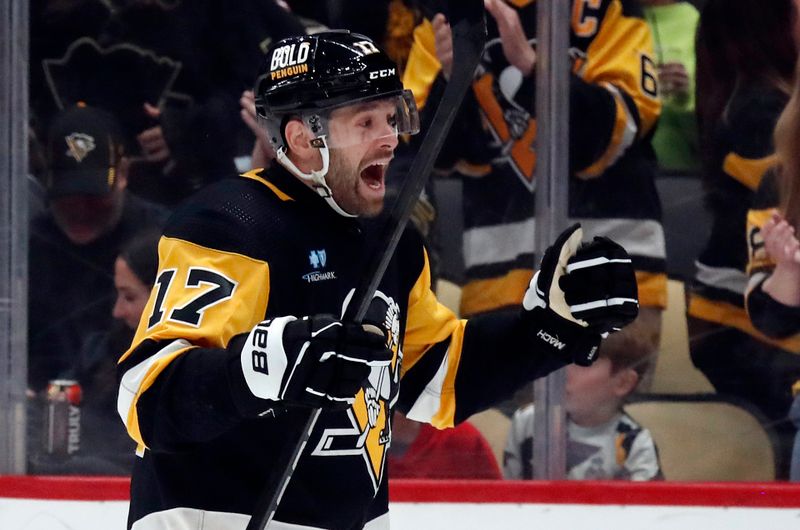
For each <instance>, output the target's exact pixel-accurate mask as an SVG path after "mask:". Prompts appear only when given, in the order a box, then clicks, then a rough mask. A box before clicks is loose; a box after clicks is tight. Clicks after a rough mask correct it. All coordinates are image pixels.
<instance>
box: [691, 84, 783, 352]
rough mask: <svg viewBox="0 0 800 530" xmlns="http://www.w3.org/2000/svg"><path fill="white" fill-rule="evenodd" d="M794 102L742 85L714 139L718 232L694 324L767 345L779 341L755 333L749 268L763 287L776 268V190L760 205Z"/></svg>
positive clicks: (771, 90) (712, 205)
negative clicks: (784, 114)
mask: <svg viewBox="0 0 800 530" xmlns="http://www.w3.org/2000/svg"><path fill="white" fill-rule="evenodd" d="M787 100H788V96H787V95H786V94H785V93H784V92H782V91H780V90H778V89H777V88H775V87H772V86H770V85H767V84H751V85H742V86H740V87H739V88H738V89H737V90H736V91H735V92H734V94H733V96H732V97H731V100H730V101H729V103H728V105H727V108H726V111H725V114H724V115H723V118H722V119H721V120H720V122H719V123H718V124H716V126H715V128H714V130H713V132H712V134H711V142H710V146H709V149H710V157H711V158H710V160H709V163H708V167H709V168H711V169H710V170H708V171H707V174H706V175H705V179H706V206H707V207H708V208H709V209H710V210H711V213H712V225H711V232H710V235H709V239H708V242H707V243H706V245H705V247H704V248H703V250H702V251H701V253H700V255H699V256H698V259H697V273H696V275H695V279H694V282H693V286H692V292H691V295H690V298H689V308H688V311H689V314H690V315H691V316H693V317H696V318H699V319H702V320H706V321H709V322H713V323H716V324H721V325H725V326H731V327H734V328H737V329H739V330H741V331H743V332H745V333H747V334H749V335H751V336H753V337H755V338H757V339H759V340H761V341H764V342H771V341H770V340H769V339H768V338H767V337H766V336H764V335H763V334H762V333H760V332H759V331H758V330H757V329H756V328H755V327H753V325H752V323H751V321H750V319H749V318H748V315H747V312H746V310H745V292H746V290H747V285H748V277H747V269H748V261H750V262H751V265H750V270H751V273H752V274H755V277H754V279H753V280H754V282H760V281H763V279H764V277H763V276H762V273H763V272H764V271H765V270H766V269H765V267H767V268H768V267H769V266H770V264H769V263H768V262H766V261H765V255H764V252H763V242H761V236H760V227H761V226H762V225H763V224H764V222H766V220H767V218H768V217H769V212H768V210H769V208H772V207H774V206H775V205H776V204H777V196H776V194H775V192H774V189H772V190H771V191H770V189H769V188H771V185H770V186H766V187H765V189H764V191H763V192H762V197H761V198H760V199H759V200H758V202H757V203H756V202H754V201H755V197H756V190H757V189H758V187H759V184H760V182H761V180H762V177H763V176H764V174H765V172H767V170H768V169H770V167H771V166H773V165H774V164H775V153H774V146H773V143H772V131H773V129H774V128H775V123H776V122H777V120H778V116H779V115H780V113H781V111H782V110H783V107H784V106H785V105H786V102H787ZM751 209H752V210H751ZM748 212H749V213H748ZM748 223H749V226H748ZM748 245H749V246H750V251H749V256H748ZM792 349H796V346H795V347H792Z"/></svg>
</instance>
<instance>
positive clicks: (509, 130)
mask: <svg viewBox="0 0 800 530" xmlns="http://www.w3.org/2000/svg"><path fill="white" fill-rule="evenodd" d="M528 42H529V43H530V44H531V46H533V48H534V49H536V39H535V38H533V39H529V40H528ZM569 56H570V60H571V62H572V71H573V72H574V73H576V74H577V75H580V74H581V73H582V71H583V69H584V66H585V63H586V61H585V58H586V54H585V53H584V52H582V51H580V50H579V49H577V48H575V47H572V48H570V50H569ZM524 82H525V77H524V75H523V73H522V71H520V70H519V69H518V68H517V67H516V66H513V65H511V64H509V62H508V60H507V59H506V57H505V54H504V52H503V43H502V41H501V39H500V38H496V39H491V40H489V41H488V42H487V43H486V47H485V49H484V51H483V55H482V57H481V64H480V66H479V67H478V69H477V71H476V76H475V81H474V82H473V85H472V86H473V90H474V92H475V97H476V99H477V100H478V104H479V105H480V107H481V111H482V114H483V117H484V119H485V123H486V126H487V128H488V130H489V132H490V133H491V134H492V137H493V145H494V147H495V148H496V149H497V151H498V153H497V155H496V156H495V158H494V160H492V165H494V166H502V165H506V164H507V165H508V166H509V167H511V168H512V169H513V170H514V173H515V174H516V175H517V177H519V179H520V181H521V182H522V183H523V184H524V185H525V186H526V187H527V188H528V189H529V190H531V191H533V190H534V189H535V183H534V178H533V177H534V173H535V172H536V151H535V149H534V144H535V142H536V119H535V118H534V116H533V115H532V112H531V111H532V109H533V106H534V101H533V98H530V99H531V100H530V101H525V100H524V99H522V100H521V99H520V97H519V92H520V90H521V89H522V87H523V83H524ZM530 82H532V81H531V80H528V83H530Z"/></svg>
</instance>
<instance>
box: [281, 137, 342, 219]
mask: <svg viewBox="0 0 800 530" xmlns="http://www.w3.org/2000/svg"><path fill="white" fill-rule="evenodd" d="M317 139H318V140H321V142H320V143H321V144H322V145H321V146H320V147H319V148H318V149H319V152H320V154H321V155H322V169H319V170H312V171H311V172H309V173H304V172H302V171H300V168H298V167H297V166H296V165H295V164H294V162H292V161H291V159H290V158H289V156H288V155H287V154H286V147H285V146H280V147H279V148H278V149H277V150H276V159H277V160H278V163H279V164H280V165H282V166H283V167H285V168H286V169H287V170H288V171H289V172H290V173H291V174H293V175H294V176H296V177H298V178H300V179H302V180H304V181H306V182H308V183H309V184H310V185H311V188H312V189H313V190H314V191H316V192H317V194H318V195H319V196H320V197H322V198H323V199H325V202H327V203H328V206H330V207H331V208H333V211H335V212H336V213H338V214H339V215H341V216H344V217H358V216H357V215H353V214H351V213H347V212H346V211H344V210H343V209H342V207H341V206H339V205H338V204H336V201H335V200H333V192H332V191H331V189H330V187H329V186H328V183H327V182H326V181H325V175H327V174H328V167H329V165H330V151H329V150H328V145H327V143H326V142H325V136H318V137H317Z"/></svg>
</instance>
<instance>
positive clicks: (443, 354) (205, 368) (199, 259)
mask: <svg viewBox="0 0 800 530" xmlns="http://www.w3.org/2000/svg"><path fill="white" fill-rule="evenodd" d="M376 233H378V231H376V230H375V229H374V227H373V226H372V224H371V223H367V222H362V221H360V220H358V219H351V218H345V217H342V216H339V215H338V214H336V213H335V212H334V211H333V210H332V209H331V208H329V207H328V206H327V205H326V204H325V202H324V200H323V199H322V198H320V197H319V196H318V195H316V194H315V193H314V192H313V191H312V190H311V189H310V188H308V187H306V186H305V185H304V184H303V183H302V182H300V181H299V180H298V179H296V178H295V177H293V176H291V175H290V174H289V173H287V172H286V171H285V170H284V169H283V168H281V167H280V166H278V167H276V168H274V169H271V170H270V171H269V172H268V173H267V174H264V175H262V174H261V173H259V172H257V171H256V172H251V173H249V174H247V175H244V176H243V177H242V178H238V179H228V180H225V181H221V182H220V183H217V184H215V185H213V186H211V187H209V188H206V189H205V190H203V191H201V192H200V193H199V194H198V195H197V196H195V198H194V199H191V200H190V201H188V202H187V203H186V204H185V205H184V206H183V207H182V208H181V209H180V210H178V211H177V212H176V213H175V214H174V215H173V217H172V219H171V220H170V222H169V223H168V225H167V228H166V230H165V232H164V236H163V238H162V239H161V242H160V245H159V272H158V276H157V281H156V284H155V286H154V289H153V293H152V295H151V298H150V300H149V302H148V305H147V306H146V308H145V312H144V314H143V316H142V321H141V323H140V325H139V329H138V330H137V333H136V337H135V339H134V342H133V345H132V347H131V349H130V350H129V351H128V352H126V353H125V355H124V356H123V357H122V359H121V360H120V364H119V372H120V376H121V385H120V395H119V403H118V409H119V413H120V416H121V417H122V418H123V420H124V421H125V423H126V425H127V428H128V431H129V433H130V434H131V436H132V437H133V438H134V439H135V440H136V441H137V442H138V443H139V448H138V450H137V454H138V455H139V456H140V458H138V459H137V462H136V464H135V467H134V472H133V479H132V485H131V507H130V514H129V526H130V525H132V526H131V527H132V528H134V529H137V530H138V529H151V528H184V527H186V528H188V527H191V528H206V529H210V528H214V529H217V528H225V529H228V528H244V527H245V525H246V523H247V521H248V518H249V514H251V513H252V512H253V509H254V503H255V502H256V499H257V497H258V495H259V493H260V490H261V489H262V488H263V487H264V483H265V480H266V477H267V476H269V472H270V470H271V469H272V468H273V466H282V465H284V464H285V463H284V462H277V461H275V455H276V454H278V453H279V449H280V448H281V447H282V444H283V443H284V441H285V438H286V436H287V433H290V432H297V430H299V429H300V428H301V425H302V423H303V422H304V419H305V418H306V414H307V409H299V408H295V409H287V408H284V407H282V406H279V405H280V404H278V403H275V402H272V401H267V400H260V399H257V398H255V397H253V396H252V394H250V392H249V391H248V390H247V387H246V384H245V382H244V376H243V375H242V374H241V367H240V365H239V363H240V359H239V357H240V354H239V352H238V351H237V348H234V347H233V345H235V344H237V343H239V341H237V340H232V339H233V338H234V337H237V336H238V335H240V334H242V333H246V332H248V331H249V330H250V329H251V328H252V327H253V326H254V325H255V324H256V323H258V322H259V321H261V320H264V319H265V318H272V317H277V316H281V315H295V316H303V315H313V314H319V313H331V314H334V315H342V314H343V312H344V308H345V307H346V300H347V299H348V295H349V294H350V293H351V290H352V287H353V286H355V285H356V283H357V282H356V280H357V279H358V277H359V274H360V271H361V270H362V268H363V265H364V262H365V260H366V258H367V256H369V255H370V253H371V252H373V251H374V249H375V246H376V239H377V238H376ZM368 319H369V320H370V321H371V322H383V325H384V327H385V328H386V330H387V334H388V337H389V338H388V341H389V343H388V345H389V346H390V347H391V348H392V349H393V351H395V352H396V353H395V358H394V360H393V363H392V365H391V366H390V367H383V368H375V369H373V372H372V374H371V375H370V377H369V380H368V382H367V383H365V387H364V388H363V389H362V391H361V392H360V393H359V394H358V395H357V396H356V402H355V404H354V405H353V406H352V407H351V408H350V409H349V410H347V411H337V412H323V413H322V414H321V416H320V419H319V421H318V422H317V424H316V428H315V429H314V431H313V432H312V434H311V437H310V440H309V442H308V444H307V445H306V447H305V450H304V452H303V454H302V456H301V458H300V461H299V464H298V466H297V469H296V471H295V473H294V475H293V477H292V480H291V482H290V484H289V486H288V489H287V490H286V492H285V494H284V496H283V500H282V502H281V504H280V506H279V508H278V511H277V513H276V516H275V521H274V522H273V526H274V528H277V529H283V528H286V529H288V528H291V529H303V528H305V529H314V528H331V529H342V530H344V529H353V528H362V527H364V526H365V525H366V528H371V529H376V528H387V527H388V526H387V525H388V515H387V509H388V493H387V477H386V470H385V463H386V451H387V449H388V447H389V445H390V443H391V415H392V410H393V408H394V407H398V408H399V409H400V410H403V411H404V412H406V413H407V416H408V417H410V418H412V419H415V420H418V421H423V422H428V423H431V424H432V425H434V426H435V427H438V428H446V427H450V426H453V425H454V424H455V423H458V422H460V421H462V420H463V419H466V418H467V417H468V416H470V415H471V414H472V413H474V412H476V411H478V410H480V409H482V408H486V407H488V406H489V405H490V404H491V403H492V402H494V401H496V400H498V399H501V398H503V397H506V396H507V395H508V394H509V392H511V391H513V389H514V388H516V387H518V386H520V385H521V384H523V383H524V382H525V381H528V380H530V379H532V378H533V377H536V376H539V375H544V374H546V373H548V372H550V371H552V370H554V369H557V368H559V367H561V366H563V365H564V364H566V360H562V359H557V358H550V357H548V356H547V355H546V354H541V353H539V354H537V352H536V351H532V349H531V347H530V346H528V345H529V344H530V342H528V341H527V334H526V333H527V329H526V328H525V327H524V326H522V325H521V320H520V318H519V313H518V311H515V312H509V313H507V314H498V315H490V316H486V317H481V318H477V319H473V320H470V321H465V320H459V319H457V318H456V317H455V316H454V315H453V313H452V312H451V311H449V310H448V309H447V308H445V307H444V306H442V305H441V304H439V303H438V302H437V300H436V298H435V296H434V295H433V293H432V291H431V290H430V272H429V268H428V262H427V257H426V254H425V252H424V249H423V246H422V244H421V241H420V240H419V238H418V236H417V235H416V234H415V233H414V232H411V231H407V232H406V233H405V234H404V236H403V238H402V239H401V241H400V243H399V245H398V249H397V251H396V253H395V255H394V258H393V259H392V261H391V263H390V264H389V266H388V269H387V272H386V274H385V276H384V278H383V280H382V281H381V283H380V285H379V287H378V291H377V293H376V297H375V300H374V301H373V304H372V307H371V309H370V314H368ZM487 358H491V359H492V361H491V363H486V362H485V359H487ZM401 380H402V389H403V391H402V393H400V392H399V389H400V386H401ZM265 411H269V413H267V414H264V412H265ZM273 526H270V528H273Z"/></svg>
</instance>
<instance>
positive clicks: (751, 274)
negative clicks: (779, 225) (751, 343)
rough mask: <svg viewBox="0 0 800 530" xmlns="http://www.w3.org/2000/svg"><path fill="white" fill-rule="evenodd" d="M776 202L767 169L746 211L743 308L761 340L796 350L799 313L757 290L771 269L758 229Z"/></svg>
mask: <svg viewBox="0 0 800 530" xmlns="http://www.w3.org/2000/svg"><path fill="white" fill-rule="evenodd" d="M778 203H779V196H778V186H777V175H776V173H775V171H774V170H773V169H770V170H768V171H767V172H766V173H765V174H764V178H763V179H761V183H760V184H759V186H758V190H756V193H755V197H754V198H753V205H752V207H751V209H750V211H749V212H747V251H748V263H747V276H748V283H747V291H746V293H745V300H746V309H747V314H748V316H749V317H750V322H751V323H752V324H753V326H755V329H756V330H757V331H756V332H757V333H759V335H757V336H758V337H759V338H760V339H761V340H762V341H769V342H771V343H773V344H774V345H776V346H779V347H780V348H782V349H784V350H786V351H790V352H793V353H800V318H798V317H800V312H799V311H798V310H797V309H796V308H792V307H787V306H784V305H783V304H781V303H780V302H777V301H775V300H774V299H773V298H772V297H771V296H769V295H768V294H766V293H765V292H764V291H763V290H762V289H761V286H762V284H763V283H764V280H766V279H767V278H768V277H769V275H770V274H771V273H772V271H773V270H774V269H775V262H774V261H773V260H772V259H771V258H770V257H769V255H768V254H767V252H766V249H765V247H764V238H763V237H762V236H761V228H762V227H763V226H764V224H765V223H766V222H767V221H768V220H769V219H770V217H771V216H772V213H773V212H774V211H775V209H776V208H777V207H778ZM767 337H769V339H768V338H767Z"/></svg>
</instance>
